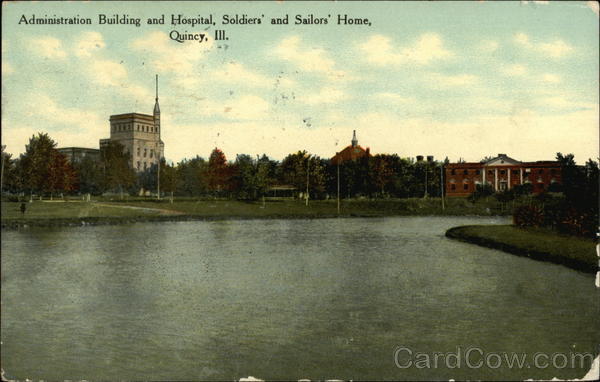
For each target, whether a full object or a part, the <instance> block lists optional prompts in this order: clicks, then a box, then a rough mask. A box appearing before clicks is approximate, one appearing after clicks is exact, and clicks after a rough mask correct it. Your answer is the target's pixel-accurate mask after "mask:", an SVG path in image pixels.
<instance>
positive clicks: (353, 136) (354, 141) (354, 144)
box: [352, 130, 358, 147]
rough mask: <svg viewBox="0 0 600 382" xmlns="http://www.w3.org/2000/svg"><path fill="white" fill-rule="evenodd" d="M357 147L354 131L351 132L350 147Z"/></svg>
mask: <svg viewBox="0 0 600 382" xmlns="http://www.w3.org/2000/svg"><path fill="white" fill-rule="evenodd" d="M356 146H358V139H356V130H352V147H356Z"/></svg>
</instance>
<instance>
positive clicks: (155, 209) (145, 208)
mask: <svg viewBox="0 0 600 382" xmlns="http://www.w3.org/2000/svg"><path fill="white" fill-rule="evenodd" d="M94 204H95V205H97V206H103V207H114V208H126V209H130V210H138V211H147V212H158V213H159V214H160V215H185V213H184V212H180V211H173V210H166V209H164V208H150V207H136V206H121V205H118V204H108V203H94Z"/></svg>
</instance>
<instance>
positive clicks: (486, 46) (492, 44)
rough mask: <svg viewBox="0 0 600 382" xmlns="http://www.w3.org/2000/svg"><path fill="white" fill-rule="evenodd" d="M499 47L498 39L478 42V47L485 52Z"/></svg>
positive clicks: (490, 51) (493, 50) (491, 51)
mask: <svg viewBox="0 0 600 382" xmlns="http://www.w3.org/2000/svg"><path fill="white" fill-rule="evenodd" d="M499 47H500V44H498V41H494V40H487V41H482V42H481V43H480V44H479V46H478V49H479V50H480V51H482V52H485V53H493V52H495V51H496V50H498V48H499Z"/></svg>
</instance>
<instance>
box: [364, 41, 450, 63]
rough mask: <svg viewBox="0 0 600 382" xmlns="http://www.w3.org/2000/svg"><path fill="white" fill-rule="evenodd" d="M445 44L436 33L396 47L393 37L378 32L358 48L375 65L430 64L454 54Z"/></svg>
mask: <svg viewBox="0 0 600 382" xmlns="http://www.w3.org/2000/svg"><path fill="white" fill-rule="evenodd" d="M443 45H444V44H443V41H442V39H441V37H440V36H439V35H438V34H436V33H425V34H422V35H421V36H419V38H418V39H417V40H416V41H415V42H414V43H413V44H412V45H409V46H406V47H396V46H394V45H393V44H392V40H391V38H389V37H387V36H384V35H379V34H378V35H373V36H371V37H370V38H369V39H368V40H367V41H366V42H364V43H362V44H360V45H359V46H358V48H359V50H360V51H361V53H362V54H364V55H365V58H366V60H367V61H368V62H370V63H372V64H374V65H380V66H383V65H401V64H407V63H410V64H419V65H428V64H430V63H432V62H434V61H439V60H444V59H447V58H450V57H453V56H454V54H453V53H452V52H451V51H449V50H448V49H446V48H445V47H444V46H443Z"/></svg>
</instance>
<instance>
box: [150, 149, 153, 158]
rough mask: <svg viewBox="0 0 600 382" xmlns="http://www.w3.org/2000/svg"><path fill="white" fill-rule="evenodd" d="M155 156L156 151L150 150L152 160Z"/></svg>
mask: <svg viewBox="0 0 600 382" xmlns="http://www.w3.org/2000/svg"><path fill="white" fill-rule="evenodd" d="M153 156H154V150H150V158H152V157H153Z"/></svg>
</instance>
